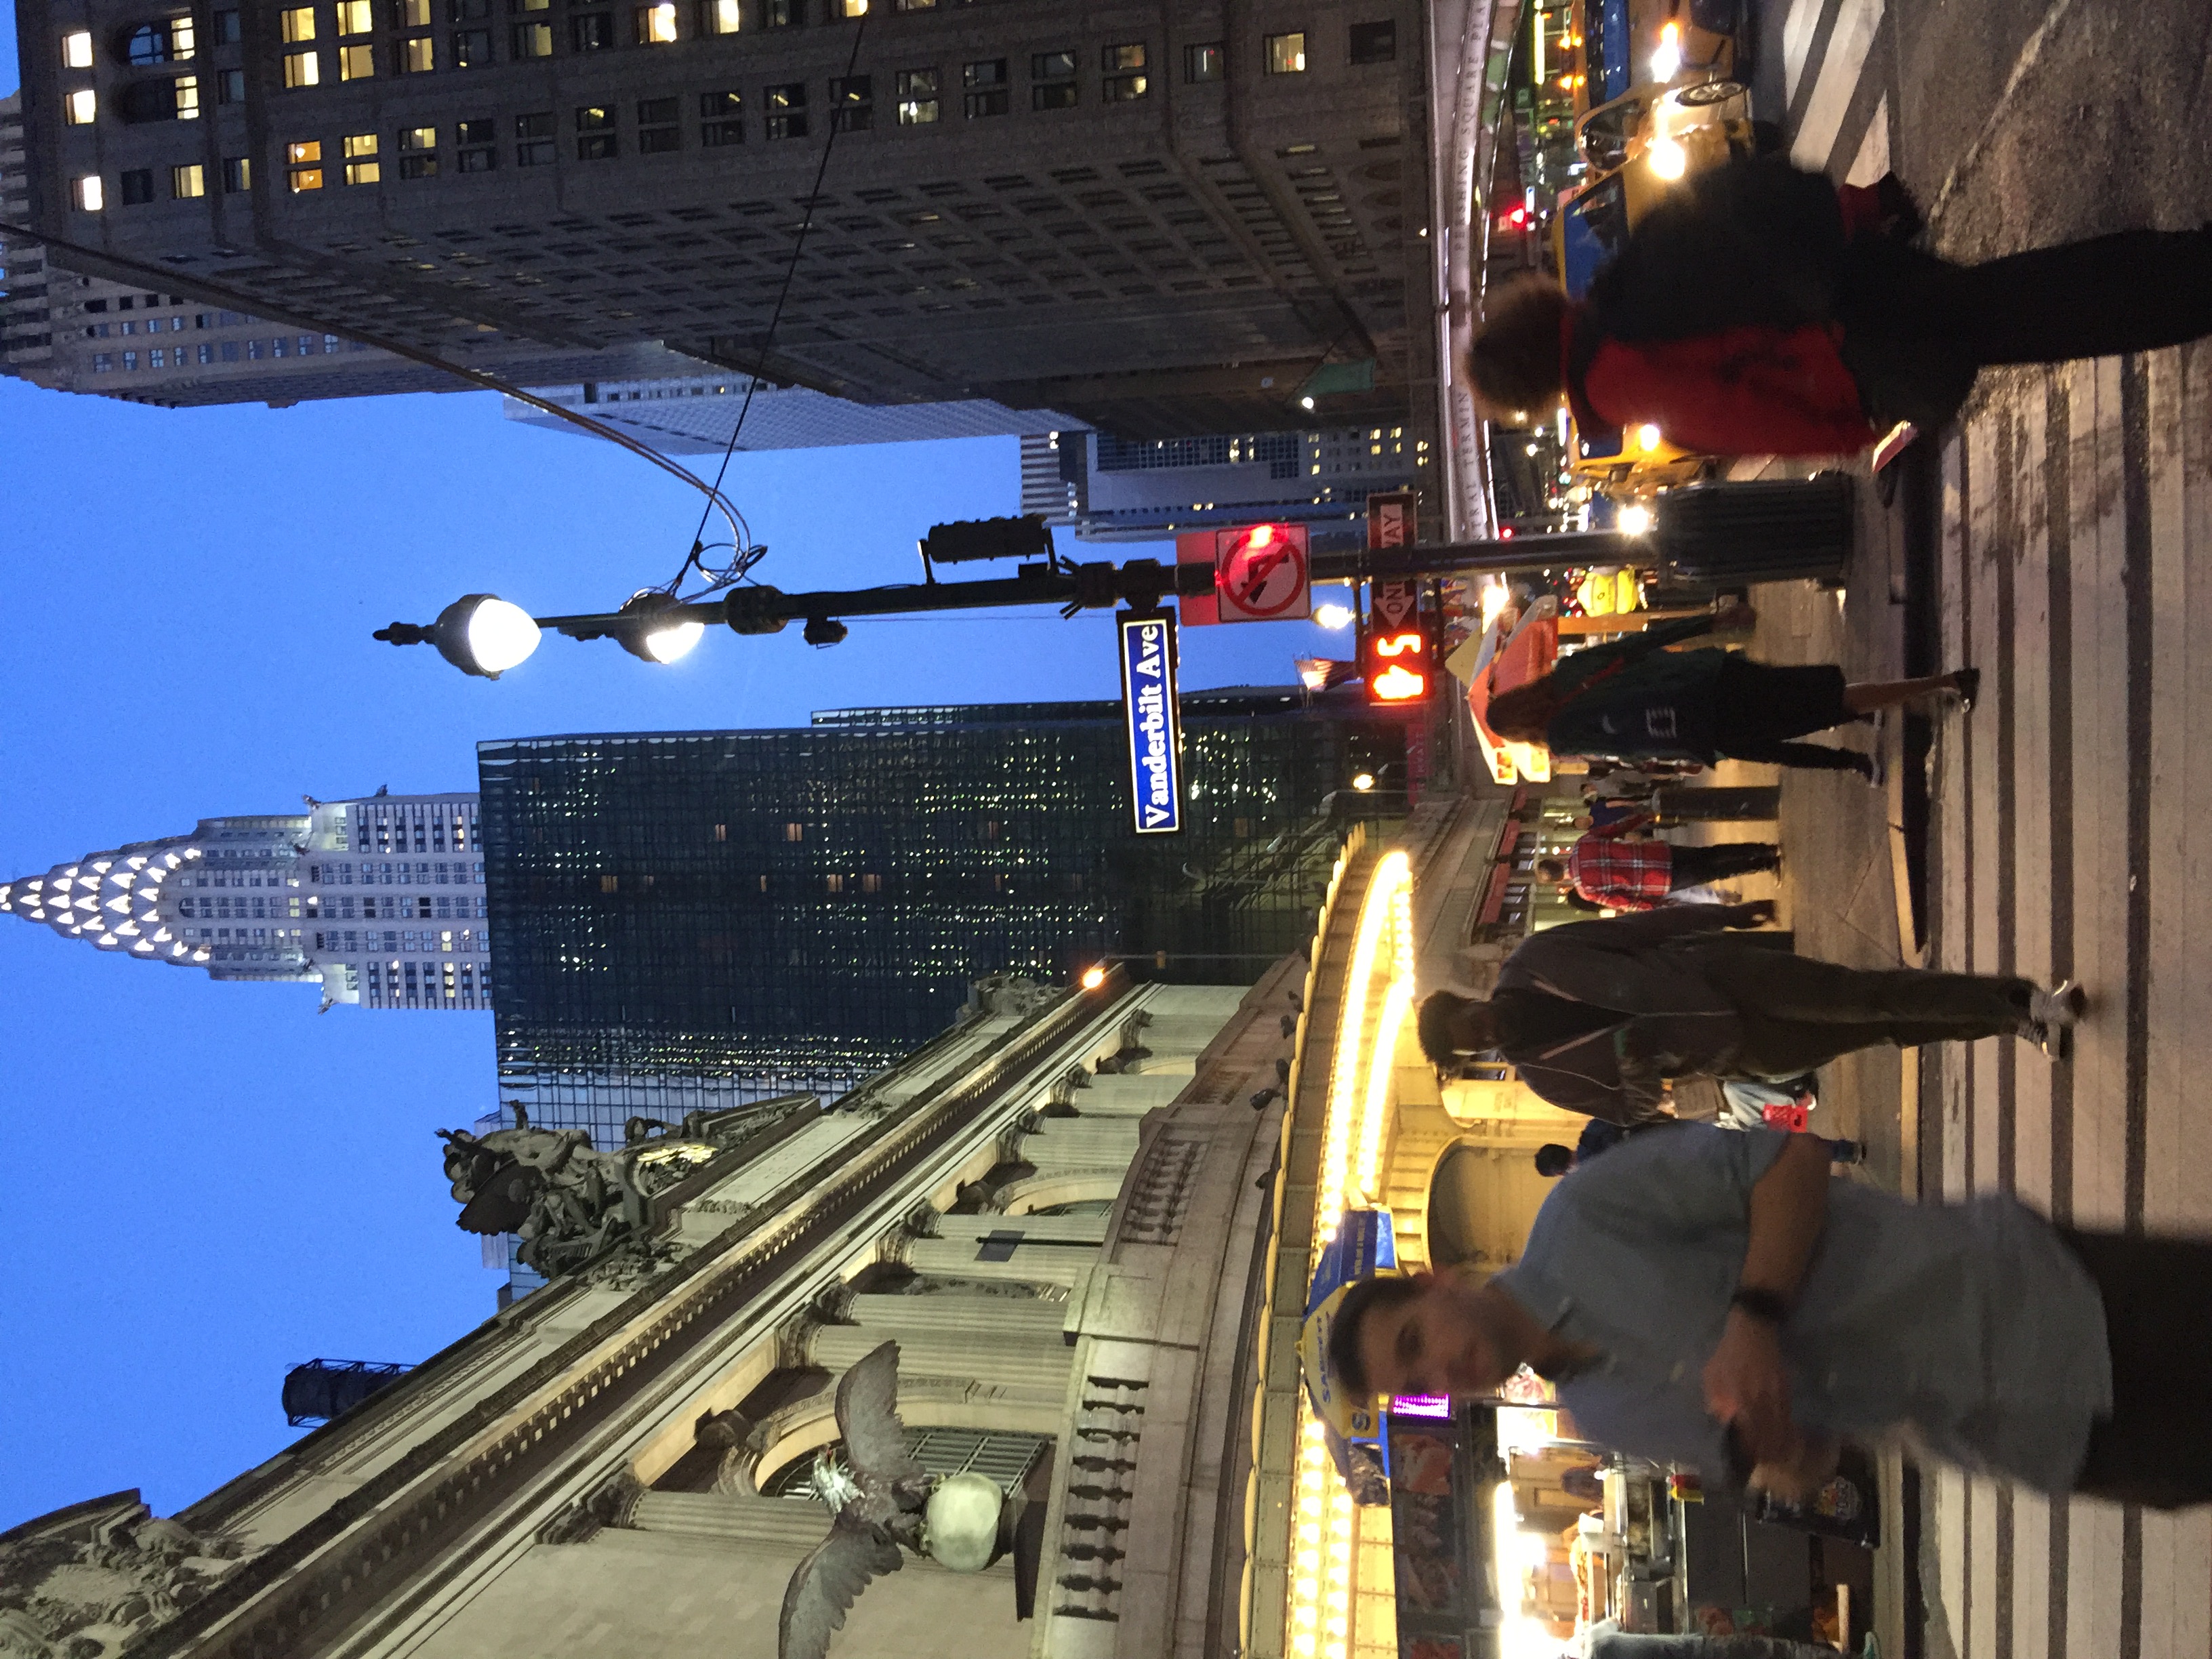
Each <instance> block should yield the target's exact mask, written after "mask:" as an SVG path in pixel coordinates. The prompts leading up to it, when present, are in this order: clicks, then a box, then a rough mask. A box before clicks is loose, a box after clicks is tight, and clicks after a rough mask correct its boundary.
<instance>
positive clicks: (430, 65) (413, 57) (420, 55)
mask: <svg viewBox="0 0 2212 1659" xmlns="http://www.w3.org/2000/svg"><path fill="white" fill-rule="evenodd" d="M437 67H438V48H437V44H436V42H435V40H432V38H431V37H430V36H429V35H427V34H418V35H414V36H411V37H410V38H409V39H407V40H402V41H401V42H400V43H399V72H400V73H401V74H402V75H423V74H427V73H428V72H429V71H430V70H434V69H435V68H437Z"/></svg>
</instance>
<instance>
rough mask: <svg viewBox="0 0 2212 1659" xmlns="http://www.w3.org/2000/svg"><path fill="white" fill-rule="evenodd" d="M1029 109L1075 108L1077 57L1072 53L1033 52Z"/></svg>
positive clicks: (1031, 56) (1031, 55) (1031, 54)
mask: <svg viewBox="0 0 2212 1659" xmlns="http://www.w3.org/2000/svg"><path fill="white" fill-rule="evenodd" d="M1074 107H1075V54H1074V53H1073V52H1031V53H1030V108H1031V109H1073V108H1074Z"/></svg>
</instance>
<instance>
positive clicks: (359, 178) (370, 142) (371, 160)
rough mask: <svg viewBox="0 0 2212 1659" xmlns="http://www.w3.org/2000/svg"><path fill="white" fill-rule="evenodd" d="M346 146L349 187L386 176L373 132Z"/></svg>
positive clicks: (350, 137)
mask: <svg viewBox="0 0 2212 1659" xmlns="http://www.w3.org/2000/svg"><path fill="white" fill-rule="evenodd" d="M343 143H344V144H345V181H346V183H348V184H349V185H373V184H375V183H376V182H377V181H378V180H379V179H381V178H382V177H383V176H384V169H383V167H382V165H381V164H380V162H378V161H377V160H376V135H375V134H374V133H373V132H351V133H348V134H347V135H346V137H345V138H344V140H343ZM300 355H301V356H302V357H304V356H307V337H306V336H305V335H302V336H301V338H300Z"/></svg>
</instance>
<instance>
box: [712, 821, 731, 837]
mask: <svg viewBox="0 0 2212 1659" xmlns="http://www.w3.org/2000/svg"><path fill="white" fill-rule="evenodd" d="M729 838H730V826H729V825H728V824H726V823H718V824H716V825H715V826H714V839H715V840H716V841H727V840H729Z"/></svg>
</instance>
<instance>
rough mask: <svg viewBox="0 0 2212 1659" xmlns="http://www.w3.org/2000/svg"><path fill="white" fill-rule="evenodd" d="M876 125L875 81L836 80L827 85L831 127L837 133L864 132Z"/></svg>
mask: <svg viewBox="0 0 2212 1659" xmlns="http://www.w3.org/2000/svg"><path fill="white" fill-rule="evenodd" d="M875 124H876V90H875V77H874V76H872V75H847V76H835V77H833V78H832V79H831V80H830V82H829V125H830V128H831V130H832V131H837V132H866V131H868V130H869V129H870V128H872V127H873V126H874V125H875Z"/></svg>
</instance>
